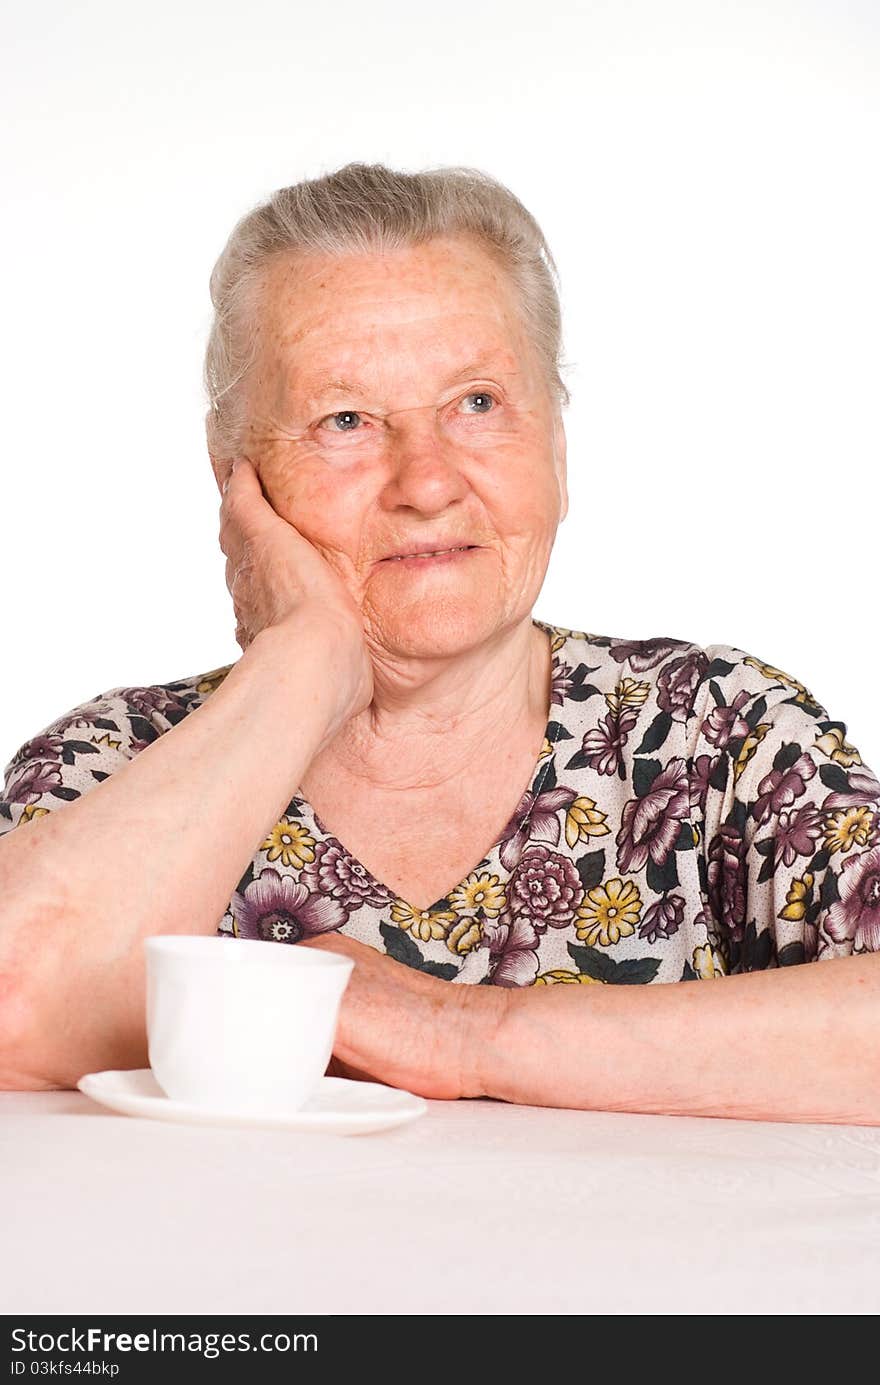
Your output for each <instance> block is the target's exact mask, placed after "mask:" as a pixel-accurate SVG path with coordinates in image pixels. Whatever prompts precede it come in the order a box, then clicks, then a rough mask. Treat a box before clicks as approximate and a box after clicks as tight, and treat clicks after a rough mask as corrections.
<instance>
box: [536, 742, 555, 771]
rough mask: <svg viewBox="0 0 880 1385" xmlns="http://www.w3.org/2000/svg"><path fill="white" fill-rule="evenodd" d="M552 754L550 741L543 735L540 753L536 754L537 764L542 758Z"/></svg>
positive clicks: (544, 758)
mask: <svg viewBox="0 0 880 1385" xmlns="http://www.w3.org/2000/svg"><path fill="white" fill-rule="evenodd" d="M552 754H553V747H552V745H551V744H550V741H549V739H548V738H547V736H545V737H544V744H543V745H542V746H541V753H540V755H539V756H538V764H540V763H541V761H542V760H546V759H547V756H548V755H552Z"/></svg>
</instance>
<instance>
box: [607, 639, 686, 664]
mask: <svg viewBox="0 0 880 1385" xmlns="http://www.w3.org/2000/svg"><path fill="white" fill-rule="evenodd" d="M683 643H684V641H683V640H669V639H660V638H657V639H653V640H615V641H613V642H612V643H611V644H610V645H609V646H608V653H609V654H610V655H611V657H612V659H616V660H617V662H618V663H619V664H622V663H623V661H624V659H629V666H630V668H631V669H632V671H633V673H644V672H645V671H646V670H647V669H649V668H655V667H656V666H657V664H659V663H660V661H661V659H665V658H666V657H667V656H668V655H670V654H671V653H672V651H673V650H674V649H681V647H682V644H683Z"/></svg>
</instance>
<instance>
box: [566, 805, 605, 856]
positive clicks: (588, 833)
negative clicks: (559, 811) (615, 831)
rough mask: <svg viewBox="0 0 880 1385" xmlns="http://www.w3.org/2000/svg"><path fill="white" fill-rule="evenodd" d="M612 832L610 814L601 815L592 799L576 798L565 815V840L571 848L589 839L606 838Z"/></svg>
mask: <svg viewBox="0 0 880 1385" xmlns="http://www.w3.org/2000/svg"><path fill="white" fill-rule="evenodd" d="M610 831H611V828H610V827H609V826H608V814H607V813H600V812H599V809H598V808H597V807H596V804H595V801H594V800H593V799H592V798H576V799H575V801H574V803H572V805H571V807H570V808H569V810H568V812H567V813H566V815H565V840H566V841H567V842H568V845H569V846H576V845H577V843H578V842H579V841H581V840H584V841H585V840H586V839H587V838H588V837H605V836H607V835H608V833H609V832H610Z"/></svg>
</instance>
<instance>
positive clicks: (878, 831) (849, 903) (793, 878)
mask: <svg viewBox="0 0 880 1385" xmlns="http://www.w3.org/2000/svg"><path fill="white" fill-rule="evenodd" d="M705 655H706V660H707V663H706V666H705V668H704V671H703V674H702V677H701V680H700V683H699V686H698V688H697V691H696V696H695V699H694V704H693V705H694V721H693V722H692V723H691V728H692V730H691V735H692V737H693V741H692V745H691V750H692V754H691V757H690V759H689V772H690V783H691V790H690V792H691V807H692V812H693V815H694V825H695V827H696V829H697V831H698V833H699V834H700V841H699V843H698V864H699V870H700V883H701V889H702V894H703V898H704V901H705V903H706V905H707V906H708V913H709V916H710V920H709V921H710V929H711V930H712V931H713V939H712V940H713V942H714V943H715V945H716V946H717V947H718V949H719V951H720V952H721V954H722V956H723V957H724V959H725V961H726V963H727V970H728V971H729V972H742V971H756V970H761V969H763V968H766V967H771V966H777V965H778V966H787V965H791V964H793V963H799V962H806V961H815V960H822V959H823V958H828V957H841V956H847V955H850V954H854V953H862V952H878V951H880V783H878V780H877V778H876V776H875V775H874V773H873V772H872V771H871V770H870V769H869V768H868V766H867V765H866V764H865V763H864V761H863V760H862V757H861V755H860V754H859V752H858V750H857V749H856V747H855V746H854V745H852V744H851V743H850V741H849V740H848V738H847V727H846V724H845V723H844V722H842V721H832V720H831V718H830V717H829V715H828V713H827V711H826V710H825V708H824V707H823V706H822V705H821V704H820V703H819V702H817V701H816V699H815V698H814V696H813V695H812V693H811V692H810V691H809V690H808V689H807V688H806V687H805V686H804V685H803V683H801V682H799V681H798V680H797V679H796V678H793V677H791V676H790V675H789V674H787V673H784V672H783V671H782V670H781V669H778V668H775V667H774V666H773V665H771V664H766V663H764V662H762V661H761V660H760V659H758V658H755V657H754V656H753V655H750V654H746V653H744V651H743V650H741V649H737V648H735V647H734V646H731V645H717V644H716V645H711V646H709V647H708V648H707V649H706V650H705Z"/></svg>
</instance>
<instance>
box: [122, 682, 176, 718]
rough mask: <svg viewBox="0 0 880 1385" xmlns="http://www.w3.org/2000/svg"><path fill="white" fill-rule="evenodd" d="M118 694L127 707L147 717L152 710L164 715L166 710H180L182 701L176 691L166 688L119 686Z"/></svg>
mask: <svg viewBox="0 0 880 1385" xmlns="http://www.w3.org/2000/svg"><path fill="white" fill-rule="evenodd" d="M119 696H120V697H121V698H124V700H125V701H126V702H127V703H128V705H129V707H133V708H134V710H135V711H136V712H140V714H141V716H143V717H147V718H149V717H150V716H151V714H152V713H153V712H158V713H160V714H161V715H163V716H164V715H166V714H167V713H168V712H170V711H171V712H182V711H183V710H184V703H183V701H182V700H181V698H179V697H178V696H177V694H176V693H172V692H169V691H168V690H167V688H162V687H155V688H120V689H119Z"/></svg>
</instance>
